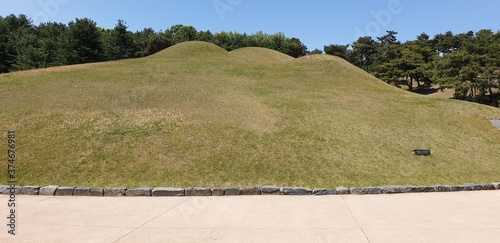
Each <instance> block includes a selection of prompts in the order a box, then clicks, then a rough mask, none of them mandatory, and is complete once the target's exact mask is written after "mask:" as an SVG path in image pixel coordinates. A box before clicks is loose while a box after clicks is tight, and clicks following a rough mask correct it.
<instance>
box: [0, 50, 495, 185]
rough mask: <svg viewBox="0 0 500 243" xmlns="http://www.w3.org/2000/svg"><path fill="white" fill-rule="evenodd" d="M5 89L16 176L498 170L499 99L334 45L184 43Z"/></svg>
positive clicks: (97, 179)
mask: <svg viewBox="0 0 500 243" xmlns="http://www.w3.org/2000/svg"><path fill="white" fill-rule="evenodd" d="M0 91H1V95H0V104H1V106H0V129H1V130H0V131H1V133H2V134H3V135H4V136H3V137H4V139H2V143H1V144H2V145H1V146H2V147H3V148H4V150H7V139H6V137H7V131H8V130H16V132H17V140H16V143H17V150H16V151H17V157H18V160H17V176H18V181H19V183H20V184H21V185H28V184H35V185H48V184H57V185H72V186H96V187H97V186H100V187H103V186H126V187H139V186H176V187H177V186H178V187H187V186H205V187H229V186H241V187H243V186H261V185H265V184H275V185H280V186H308V187H336V186H380V185H389V184H401V185H407V184H413V185H433V184H437V183H440V184H462V183H468V182H475V183H483V182H493V181H498V180H500V177H499V175H500V130H497V129H495V128H494V127H493V126H492V125H491V124H490V123H489V121H488V119H492V118H500V109H498V108H492V107H488V106H482V105H478V104H473V103H466V102H460V101H454V100H446V99H439V98H429V97H425V96H420V95H417V94H413V93H408V92H405V91H402V90H399V89H397V88H394V87H392V86H390V85H387V84H385V83H384V82H382V81H380V80H378V79H376V78H374V77H373V76H371V75H369V74H367V73H366V72H364V71H362V70H361V69H358V68H356V67H354V66H352V65H350V64H349V63H347V62H346V61H344V60H342V59H339V58H336V57H333V56H321V55H318V56H306V57H303V58H299V59H293V58H291V57H289V56H286V55H284V54H281V53H278V52H275V51H271V50H267V49H261V48H244V49H239V50H236V51H233V52H226V51H225V50H223V49H221V48H219V47H217V46H215V45H212V44H208V43H203V42H186V43H182V44H179V45H176V46H173V47H170V48H168V49H166V50H164V51H162V52H159V53H157V54H155V55H152V56H149V57H146V58H140V59H130V60H122V61H114V62H106V63H95V64H86V65H75V66H65V67H57V68H48V69H40V70H33V71H26V72H16V73H10V74H4V75H0ZM418 148H423V149H431V150H432V156H430V157H418V156H415V155H413V154H412V150H413V149H418ZM4 162H5V163H4V164H6V163H7V158H6V156H4ZM5 167H6V166H5ZM0 180H1V181H4V182H6V181H7V171H6V169H5V171H4V172H2V173H1V178H0Z"/></svg>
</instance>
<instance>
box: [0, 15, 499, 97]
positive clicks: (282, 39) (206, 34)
mask: <svg viewBox="0 0 500 243" xmlns="http://www.w3.org/2000/svg"><path fill="white" fill-rule="evenodd" d="M397 34H398V33H397V32H396V31H387V33H386V34H385V35H383V36H380V37H377V38H376V39H373V38H372V37H370V36H364V37H360V38H359V39H358V40H356V41H355V42H354V43H352V44H350V45H336V44H332V45H325V46H324V48H323V50H319V49H315V50H313V51H308V50H307V46H306V45H304V44H303V43H302V42H301V41H300V40H299V39H298V38H289V37H286V36H285V35H284V34H283V33H276V34H266V33H263V32H257V33H254V34H246V33H244V34H240V33H238V32H225V31H222V32H218V33H211V32H210V31H198V30H196V29H195V28H194V27H192V26H184V25H174V26H171V27H170V28H168V29H167V30H165V31H155V30H154V29H152V28H145V29H143V30H141V31H136V32H132V31H129V30H128V26H127V25H126V23H125V22H124V21H123V20H118V22H117V24H116V25H115V27H114V28H113V29H105V28H101V27H99V26H97V24H96V23H95V22H94V21H92V20H91V19H88V18H83V19H75V20H74V21H71V22H69V23H68V24H63V23H56V22H48V23H41V24H39V25H38V26H36V25H34V24H33V22H32V20H31V19H29V18H28V17H27V16H26V15H19V16H15V15H9V16H7V17H2V16H0V73H7V72H11V71H20V70H28V69H35V68H45V67H52V66H60V65H70V64H80V63H89V62H100V61H110V60H118V59H126V58H135V57H144V56H148V55H151V54H154V53H156V52H158V51H161V50H163V49H165V48H167V47H169V46H172V45H175V44H177V43H181V42H184V41H193V40H198V41H206V42H211V43H214V44H216V45H218V46H220V47H222V48H224V49H226V50H228V51H231V50H235V49H238V48H242V47H264V48H269V49H273V50H276V51H279V52H282V53H285V54H287V55H290V56H292V57H300V56H304V55H308V54H322V53H326V54H330V55H335V56H339V57H341V58H344V59H345V60H347V61H349V62H351V63H352V64H354V65H356V66H358V67H360V68H363V69H365V70H366V71H367V72H370V73H372V74H373V75H375V76H376V77H378V78H380V79H382V80H384V81H385V82H387V83H390V84H393V85H395V86H398V87H401V88H406V89H408V90H409V91H415V90H416V89H417V90H418V89H420V88H421V87H426V86H429V85H432V84H439V86H440V88H441V89H444V88H453V89H455V95H454V97H455V98H457V99H462V100H469V101H474V102H480V103H483V104H489V105H493V106H498V103H499V100H500V92H499V88H500V58H499V57H500V32H498V31H497V32H496V33H494V32H493V31H491V30H481V31H478V32H473V31H469V32H467V33H461V34H453V33H452V32H446V33H444V34H437V35H435V36H434V37H433V38H431V37H430V36H429V35H427V34H425V33H422V34H420V35H419V36H417V37H416V39H415V40H410V41H406V42H404V43H401V42H400V41H399V40H398V39H397V37H396V36H397Z"/></svg>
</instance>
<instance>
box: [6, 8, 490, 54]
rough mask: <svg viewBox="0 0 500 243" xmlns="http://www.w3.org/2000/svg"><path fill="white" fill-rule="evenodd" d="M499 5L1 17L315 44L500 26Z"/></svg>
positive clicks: (50, 11) (54, 12) (29, 11)
mask: <svg viewBox="0 0 500 243" xmlns="http://www.w3.org/2000/svg"><path fill="white" fill-rule="evenodd" d="M499 10H500V1H497V0H475V1H466V0H434V1H431V0H316V1H312V0H309V1H306V0H274V1H273V0H169V1H162V0H150V1H148V0H143V1H137V0H134V1H132V0H122V1H103V0H85V1H83V0H15V1H14V0H0V15H1V16H6V15H8V14H16V15H18V14H21V13H23V14H26V15H28V16H29V17H30V18H32V19H33V20H34V22H35V24H38V23H39V22H40V21H42V22H47V21H55V22H62V23H68V22H69V21H71V20H74V19H75V18H84V17H88V18H90V19H92V20H94V21H95V22H97V24H98V25H99V26H101V27H104V28H113V27H114V26H115V24H116V22H117V20H118V19H122V20H125V22H127V25H128V26H129V30H132V31H136V30H141V29H143V28H145V27H152V28H153V29H155V30H157V31H159V30H165V29H167V28H169V27H170V26H172V25H175V24H184V25H192V26H194V27H195V28H196V29H198V30H210V31H212V32H214V33H215V32H219V31H222V30H224V31H237V32H240V33H255V32H257V31H260V30H262V31H264V32H265V33H270V34H271V33H276V32H284V33H285V35H286V36H288V37H297V38H299V39H300V40H301V41H302V42H304V43H305V44H306V45H307V46H308V48H309V49H310V50H312V49H314V48H320V49H323V46H324V45H327V44H350V43H352V42H353V41H355V40H356V39H357V37H359V36H361V35H370V36H374V37H376V36H381V35H383V34H385V30H396V31H398V32H399V34H398V36H397V37H398V39H399V40H402V41H406V40H409V39H415V37H416V36H417V35H419V34H420V33H422V32H425V33H427V34H428V35H430V36H434V35H435V34H438V33H444V32H446V31H449V30H451V31H453V32H454V33H463V32H467V31H469V30H473V31H478V30H481V29H492V30H493V31H497V30H500V14H499V12H498V11H499Z"/></svg>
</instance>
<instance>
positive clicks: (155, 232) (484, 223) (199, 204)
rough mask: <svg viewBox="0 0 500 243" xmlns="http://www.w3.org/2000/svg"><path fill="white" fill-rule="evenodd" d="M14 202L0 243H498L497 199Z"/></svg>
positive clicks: (480, 195) (3, 211)
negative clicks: (11, 221) (12, 229)
mask: <svg viewBox="0 0 500 243" xmlns="http://www.w3.org/2000/svg"><path fill="white" fill-rule="evenodd" d="M16 200H17V202H18V204H17V208H16V210H17V212H18V214H17V221H16V224H17V225H16V227H17V228H16V236H11V235H9V234H7V231H8V227H7V226H6V224H7V219H6V218H7V217H8V207H7V201H8V196H6V195H2V196H0V216H1V217H0V218H2V220H1V221H2V222H3V223H0V242H58V243H60V242H324V243H326V242H381V243H382V242H383V243H387V242H432V243H436V242H500V191H479V192H450V193H421V194H418V193H416V194H397V195H365V196H355V195H345V196H237V197H138V198H136V197H134V198H132V197H120V198H109V197H102V198H101V197H99V198H96V197H45V196H17V197H16Z"/></svg>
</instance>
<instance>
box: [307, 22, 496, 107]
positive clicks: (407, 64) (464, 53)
mask: <svg viewBox="0 0 500 243" xmlns="http://www.w3.org/2000/svg"><path fill="white" fill-rule="evenodd" d="M397 34H398V33H397V32H396V31H387V34H385V35H383V36H381V37H377V38H376V39H373V38H372V37H369V36H365V37H360V38H359V39H358V40H356V41H355V42H354V43H353V44H352V45H327V46H324V52H325V53H327V54H331V55H336V56H339V57H342V58H344V59H346V60H347V61H349V62H351V63H353V64H355V65H356V66H358V67H361V68H363V69H365V70H366V71H368V72H370V73H372V74H373V75H375V76H376V77H378V78H380V79H382V80H384V81H386V82H387V83H390V84H393V85H395V86H398V87H404V88H406V89H408V90H409V91H414V89H419V88H422V87H426V86H427V87H428V86H429V85H432V84H438V85H439V86H440V88H441V89H445V88H452V89H455V95H454V98H456V99H461V100H468V101H474V102H478V103H483V104H488V105H493V106H497V107H498V106H499V100H500V92H499V90H498V89H499V88H500V32H498V31H497V32H496V33H494V32H493V31H491V30H480V31H478V32H473V31H469V32H467V33H461V34H453V33H452V32H451V31H448V32H446V33H444V34H437V35H435V36H434V37H433V38H431V37H430V36H429V35H427V34H425V33H422V34H420V35H419V36H417V38H416V39H415V40H410V41H406V42H404V43H401V42H400V41H398V40H397V37H396V35H397ZM313 52H314V53H322V51H321V50H314V51H313Z"/></svg>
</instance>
